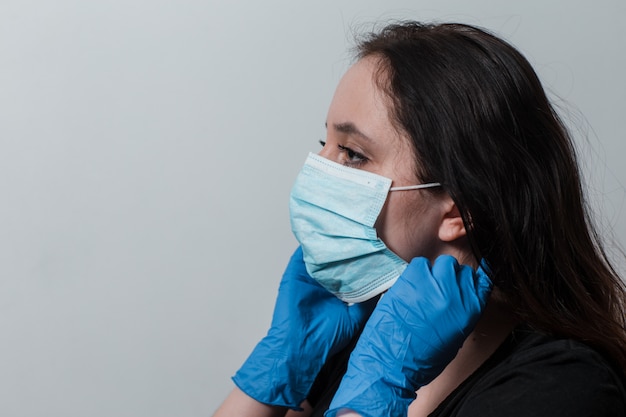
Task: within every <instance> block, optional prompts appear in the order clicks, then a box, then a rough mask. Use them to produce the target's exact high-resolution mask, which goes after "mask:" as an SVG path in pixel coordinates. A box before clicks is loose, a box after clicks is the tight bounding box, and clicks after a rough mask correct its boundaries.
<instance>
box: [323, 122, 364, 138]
mask: <svg viewBox="0 0 626 417" xmlns="http://www.w3.org/2000/svg"><path fill="white" fill-rule="evenodd" d="M325 125H326V128H328V123H326V124H325ZM333 129H335V130H336V131H337V132H341V133H345V134H348V135H356V136H359V137H361V138H363V139H365V140H368V141H372V138H370V137H369V136H367V135H366V134H365V133H363V132H361V131H360V130H359V129H358V128H357V127H356V126H355V125H354V123H352V122H343V123H335V124H333Z"/></svg>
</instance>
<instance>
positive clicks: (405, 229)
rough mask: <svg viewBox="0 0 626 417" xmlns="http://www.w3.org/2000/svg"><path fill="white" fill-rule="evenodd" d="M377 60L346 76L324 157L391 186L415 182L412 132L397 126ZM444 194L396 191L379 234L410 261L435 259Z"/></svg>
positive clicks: (331, 114) (366, 60)
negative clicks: (389, 181)
mask: <svg viewBox="0 0 626 417" xmlns="http://www.w3.org/2000/svg"><path fill="white" fill-rule="evenodd" d="M377 67H378V60H377V58H374V57H367V58H363V59H361V60H360V61H358V62H357V63H356V64H354V65H353V66H352V67H351V68H350V69H349V70H348V71H347V72H346V74H345V75H344V76H343V78H342V79H341V81H340V82H339V85H338V86H337V89H336V91H335V95H334V97H333V100H332V102H331V104H330V108H329V110H328V116H327V119H326V128H327V133H326V143H325V145H324V147H323V149H322V150H321V152H320V153H319V154H320V155H321V156H323V157H325V158H327V159H330V160H332V161H335V162H337V163H340V164H344V165H346V166H349V167H352V168H358V169H363V170H365V171H370V172H373V173H376V174H379V175H382V176H385V177H387V178H391V179H392V181H393V183H392V186H393V187H395V186H403V185H414V184H419V183H420V181H419V179H418V178H417V177H416V175H415V171H416V169H415V159H414V156H413V151H412V147H411V145H410V142H409V138H408V136H406V134H404V133H402V132H398V130H397V129H396V128H395V127H394V125H393V123H392V122H391V117H390V116H391V114H390V109H389V104H390V100H389V99H388V97H386V95H385V93H384V92H383V91H382V90H381V89H380V88H379V87H378V86H377V85H376V81H375V75H374V74H375V71H376V69H377ZM439 200H440V198H437V197H435V196H433V195H431V194H430V193H429V192H428V191H424V190H410V191H393V192H390V193H389V196H388V198H387V202H386V203H385V206H384V207H383V210H382V212H381V214H380V216H379V217H378V220H377V221H376V225H375V227H376V230H377V233H378V236H379V237H380V238H381V239H382V240H383V242H385V244H386V245H387V247H389V249H391V250H392V251H393V252H394V253H396V254H397V255H398V256H400V257H401V258H402V259H404V260H405V261H407V262H408V261H410V260H411V259H412V258H414V257H416V256H425V257H428V258H430V259H434V258H435V257H436V256H437V255H439V254H440V252H441V242H440V241H439V239H438V228H439V224H440V222H441V216H442V212H441V204H440V201H439Z"/></svg>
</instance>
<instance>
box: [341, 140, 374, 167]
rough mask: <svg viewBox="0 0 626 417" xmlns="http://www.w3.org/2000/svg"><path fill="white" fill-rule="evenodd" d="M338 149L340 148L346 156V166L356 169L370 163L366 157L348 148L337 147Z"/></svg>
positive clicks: (344, 162)
mask: <svg viewBox="0 0 626 417" xmlns="http://www.w3.org/2000/svg"><path fill="white" fill-rule="evenodd" d="M337 147H338V148H339V152H340V153H342V154H343V155H344V159H345V160H344V161H343V162H342V163H343V164H344V165H346V166H349V167H354V168H356V167H359V166H361V165H363V164H365V163H366V162H367V161H368V159H367V157H366V156H365V155H363V154H361V153H359V152H355V151H353V150H352V149H350V148H348V147H347V146H343V145H337Z"/></svg>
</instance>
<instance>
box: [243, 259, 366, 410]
mask: <svg viewBox="0 0 626 417" xmlns="http://www.w3.org/2000/svg"><path fill="white" fill-rule="evenodd" d="M376 301H377V299H372V300H369V301H366V302H363V303H359V304H354V305H348V304H346V303H344V302H343V301H341V300H339V299H338V298H337V297H335V296H334V295H332V294H331V293H330V292H328V291H327V290H325V289H324V288H322V287H321V286H320V285H319V284H318V283H317V282H316V281H314V280H313V278H311V277H310V276H309V274H308V273H307V271H306V267H305V265H304V261H303V260H302V249H301V248H298V249H297V250H296V251H295V252H294V254H293V255H292V257H291V260H290V261H289V264H288V265H287V269H286V270H285V272H284V274H283V278H282V280H281V283H280V286H279V289H278V298H277V300H276V305H275V307H274V316H273V318H272V325H271V327H270V329H269V332H268V333H267V336H265V337H264V338H263V339H262V340H261V341H260V342H259V343H258V344H257V346H256V347H255V348H254V350H253V351H252V353H251V354H250V356H249V357H248V359H247V360H246V361H245V362H244V364H243V366H242V367H241V369H239V371H238V372H237V373H236V374H235V376H234V377H233V381H234V382H235V384H236V385H237V386H238V387H239V389H241V390H242V391H243V392H245V393H246V394H247V395H248V396H250V397H252V398H254V399H255V400H257V401H259V402H262V403H265V404H268V405H274V406H283V407H289V408H292V409H295V410H299V409H300V404H301V403H302V401H303V400H304V399H305V398H306V396H307V394H308V393H309V390H310V389H311V386H312V385H313V382H314V380H315V377H316V376H317V374H318V373H319V371H320V369H321V368H322V365H324V362H325V361H326V359H327V358H328V357H329V356H330V355H332V354H334V353H336V352H338V351H340V350H341V349H342V348H344V347H345V346H346V345H347V344H348V343H349V342H350V340H351V339H352V337H353V336H354V335H355V334H356V332H357V331H360V330H361V329H362V328H363V326H364V325H365V322H366V321H367V318H368V317H369V316H370V314H371V313H372V310H373V309H374V307H375V306H376Z"/></svg>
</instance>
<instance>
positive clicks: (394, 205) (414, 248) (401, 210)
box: [375, 192, 438, 262]
mask: <svg viewBox="0 0 626 417" xmlns="http://www.w3.org/2000/svg"><path fill="white" fill-rule="evenodd" d="M402 193H406V192H395V193H394V192H392V193H390V194H389V197H388V198H387V202H386V203H385V206H384V207H383V210H382V211H381V213H380V216H379V217H378V219H377V220H376V224H375V227H376V231H377V233H378V237H380V239H381V240H382V241H383V242H385V245H387V247H388V248H389V249H390V250H391V251H392V252H394V253H395V254H396V255H398V256H399V257H400V258H402V259H404V260H405V261H406V262H409V261H410V260H411V259H413V258H415V257H417V256H425V257H430V254H431V252H432V251H433V250H434V248H435V247H436V245H437V241H438V225H437V221H436V216H434V213H433V212H434V211H433V210H429V209H428V207H427V206H426V205H425V202H424V200H423V199H419V198H418V197H417V196H407V195H402Z"/></svg>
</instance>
